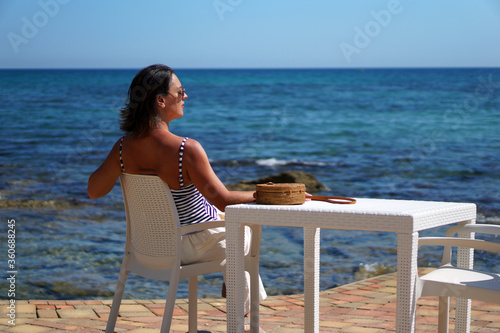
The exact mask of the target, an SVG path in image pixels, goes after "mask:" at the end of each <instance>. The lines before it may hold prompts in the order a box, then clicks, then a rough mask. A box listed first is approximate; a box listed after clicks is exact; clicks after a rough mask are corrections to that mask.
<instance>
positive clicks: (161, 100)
mask: <svg viewBox="0 0 500 333" xmlns="http://www.w3.org/2000/svg"><path fill="white" fill-rule="evenodd" d="M155 101H156V104H157V105H158V106H159V107H160V108H165V105H166V102H167V101H166V97H165V95H156V99H155Z"/></svg>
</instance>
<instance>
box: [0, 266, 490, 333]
mask: <svg viewBox="0 0 500 333" xmlns="http://www.w3.org/2000/svg"><path fill="white" fill-rule="evenodd" d="M303 296H304V295H290V296H271V297H268V298H267V299H266V300H265V301H263V302H261V306H260V324H261V325H260V326H261V328H262V329H263V330H265V331H267V332H276V333H295V332H303V331H304V330H303V323H304V316H303V301H304V297H303ZM198 302H199V304H198V331H199V332H226V313H225V310H226V300H225V299H223V298H222V299H200V300H198ZM0 304H1V308H0V313H1V317H0V332H25V333H36V332H103V331H104V328H105V326H106V321H107V316H108V313H109V309H110V306H111V300H90V301H63V300H60V301H52V300H49V301H47V300H29V301H17V302H16V321H15V323H16V324H15V326H13V325H9V323H8V321H9V318H8V317H7V313H8V308H7V305H8V301H6V300H1V301H0ZM164 304H165V300H124V301H123V302H122V305H121V308H120V317H119V318H118V321H117V326H116V331H117V332H134V333H142V332H158V331H159V327H160V324H161V320H162V315H163V307H164ZM453 306H454V303H453V301H452V312H451V318H452V319H451V329H453V318H454V315H455V313H454V311H453ZM395 309H396V274H395V273H393V274H387V275H382V276H378V277H375V278H371V279H368V280H363V281H359V282H356V283H352V284H348V285H344V286H341V287H338V288H334V289H330V290H326V291H323V292H321V293H320V332H356V333H363V332H370V333H371V332H374V333H375V332H394V331H395V318H396V310H395ZM187 318H188V317H187V300H186V299H178V300H177V302H176V308H175V311H174V317H173V324H172V332H175V333H178V332H187ZM436 331H437V299H435V298H431V297H424V298H420V299H419V301H418V309H417V319H416V332H436ZM451 331H453V330H451ZM471 332H500V305H495V304H489V303H484V302H476V301H473V302H472V327H471Z"/></svg>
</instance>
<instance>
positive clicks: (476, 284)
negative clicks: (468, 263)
mask: <svg viewBox="0 0 500 333" xmlns="http://www.w3.org/2000/svg"><path fill="white" fill-rule="evenodd" d="M457 233H458V234H459V236H460V235H464V234H465V235H471V237H472V238H474V235H475V234H476V233H484V234H491V235H497V236H500V225H491V224H466V225H456V226H452V227H450V228H449V229H448V231H447V232H446V237H421V238H420V239H419V246H422V245H440V246H444V252H443V259H442V261H441V266H440V267H439V268H437V269H436V270H434V271H432V272H430V273H428V274H426V275H424V276H422V277H419V278H418V279H417V299H418V298H419V297H422V296H439V323H438V330H439V332H448V322H449V298H450V297H457V298H463V299H474V300H479V301H484V302H488V303H498V304H500V274H497V273H489V272H480V271H477V270H476V271H474V270H473V269H464V268H458V267H454V266H453V265H452V264H451V261H452V253H453V252H452V247H460V248H469V249H477V250H484V251H493V252H498V253H500V242H499V243H497V242H492V241H484V240H479V239H470V238H458V237H453V236H454V235H455V234H457ZM499 320H500V318H499ZM467 325H470V323H467ZM467 325H466V326H467ZM465 329H467V330H469V329H470V328H469V327H466V328H465Z"/></svg>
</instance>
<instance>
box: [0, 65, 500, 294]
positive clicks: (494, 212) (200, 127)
mask: <svg viewBox="0 0 500 333" xmlns="http://www.w3.org/2000/svg"><path fill="white" fill-rule="evenodd" d="M176 72H177V74H178V76H179V78H180V80H181V82H182V84H183V85H184V86H185V87H186V92H187V94H188V96H189V98H188V99H187V100H186V105H185V109H184V113H185V115H184V117H183V118H182V119H179V120H176V121H174V122H173V123H172V131H173V132H174V133H176V134H178V135H181V136H189V137H191V138H194V139H197V140H198V141H199V142H201V144H202V145H203V146H204V147H205V150H206V151H207V154H208V156H209V158H210V159H211V161H212V164H213V167H214V169H215V171H216V173H217V174H218V175H219V177H220V178H221V180H222V181H223V182H225V183H231V182H237V181H240V180H244V179H256V178H259V177H263V176H267V175H270V174H274V173H278V172H281V171H285V170H304V171H307V172H311V173H313V174H314V175H315V176H316V177H317V178H318V179H319V180H320V181H321V182H323V183H324V184H325V185H326V186H328V188H329V189H330V190H329V191H326V192H324V194H327V195H342V196H352V197H371V198H394V199H412V200H438V201H454V202H473V203H476V204H477V206H478V213H479V219H480V220H481V221H484V220H488V221H492V222H498V221H500V201H499V198H500V167H499V165H500V154H499V152H500V150H499V149H500V135H499V134H498V133H499V130H500V99H499V92H500V69H490V68H485V69H371V70H177V71H176ZM135 73H136V70H3V71H0V88H1V89H0V101H1V103H0V123H1V124H2V125H1V126H2V130H1V132H0V136H1V139H2V145H1V146H0V170H1V174H0V195H1V199H0V203H1V204H2V206H1V207H2V209H1V215H2V220H3V221H4V222H5V223H4V226H5V232H2V236H1V237H2V243H4V244H6V242H5V240H6V239H7V231H6V230H7V226H6V224H7V220H8V219H15V220H16V264H17V270H18V276H17V278H18V279H17V296H18V298H20V299H22V298H42V299H55V298H58V299H74V298H78V299H81V298H102V297H109V296H110V295H112V293H113V291H114V287H115V283H116V278H117V275H118V271H119V267H120V263H121V256H122V253H123V245H124V237H125V225H124V212H123V205H122V198H121V192H120V188H119V186H116V187H115V189H114V190H113V191H112V193H110V194H109V195H108V196H106V197H104V198H101V199H98V200H95V201H92V200H90V199H89V198H88V197H87V195H86V182H87V179H88V176H89V175H90V173H91V172H92V171H93V170H94V169H95V168H96V167H97V166H98V165H99V164H100V163H101V162H102V161H103V159H104V158H105V156H106V154H107V153H108V151H109V149H110V147H111V146H112V144H113V143H114V142H115V140H116V139H117V138H118V137H119V135H120V132H119V128H118V109H119V108H120V107H121V106H122V104H123V102H124V100H125V94H126V92H127V89H128V85H129V83H130V81H131V79H132V78H133V76H134V75H135ZM440 232H442V230H434V231H432V232H428V233H429V234H430V233H435V234H437V233H440ZM321 234H322V239H321V242H322V250H321V251H322V252H321V253H322V258H321V270H322V275H321V288H322V289H325V288H330V287H333V286H335V285H338V284H344V283H348V282H352V281H354V280H356V279H358V278H362V277H363V276H365V275H364V273H365V272H366V271H373V270H375V269H379V270H380V271H394V270H395V265H396V253H395V244H396V239H395V235H392V234H385V233H374V232H371V233H367V232H346V231H332V230H329V231H327V230H322V232H321ZM4 249H5V251H4V253H5V262H6V263H7V247H4ZM261 258H262V260H261V275H262V278H263V281H264V284H265V285H266V288H267V289H268V292H269V294H281V293H295V292H300V291H301V290H302V286H301V281H302V280H301V279H302V230H300V229H294V228H273V227H266V228H264V235H263V240H262V248H261ZM437 260H438V259H437V256H436V255H435V254H434V253H433V252H432V251H429V252H424V254H423V255H422V258H421V259H420V263H421V264H422V265H427V264H435V263H437ZM478 264H479V265H489V266H496V267H498V266H500V258H498V257H493V256H485V255H482V256H481V257H480V258H478ZM221 281H222V279H221V277H220V276H219V275H213V276H210V277H209V278H207V279H206V281H205V282H204V283H201V284H200V295H218V294H219V292H220V284H221ZM129 283H130V284H129V285H128V286H127V289H126V296H127V297H134V298H163V297H164V296H165V292H166V289H165V286H164V284H163V283H156V282H152V281H148V282H144V281H143V280H141V279H138V278H135V277H131V278H130V280H129ZM4 286H5V288H4V289H5V290H6V288H7V285H6V282H4V281H2V283H0V287H2V288H3V287H4ZM4 289H2V290H4ZM186 292H187V290H186V286H185V285H182V286H181V287H180V295H181V294H184V295H185V294H186ZM2 297H5V295H4V296H2Z"/></svg>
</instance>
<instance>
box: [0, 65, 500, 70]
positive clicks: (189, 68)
mask: <svg viewBox="0 0 500 333" xmlns="http://www.w3.org/2000/svg"><path fill="white" fill-rule="evenodd" d="M146 67H147V66H146ZM169 67H170V66H169ZM142 68H145V67H0V70H140V69H142ZM481 68H484V69H488V68H500V66H395V67H386V66H367V67H177V68H173V69H174V70H371V69H481Z"/></svg>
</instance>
